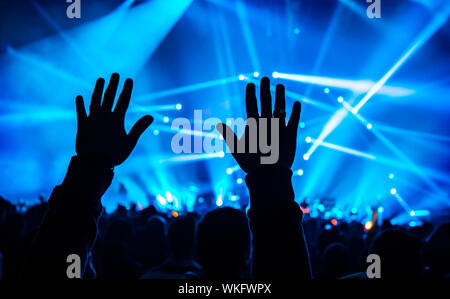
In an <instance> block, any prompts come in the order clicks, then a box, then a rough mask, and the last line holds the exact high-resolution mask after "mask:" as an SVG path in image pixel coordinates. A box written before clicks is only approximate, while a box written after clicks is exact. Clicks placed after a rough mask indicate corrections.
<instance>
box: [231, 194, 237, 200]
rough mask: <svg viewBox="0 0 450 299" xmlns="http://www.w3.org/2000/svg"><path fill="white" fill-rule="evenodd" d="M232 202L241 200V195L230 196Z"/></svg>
mask: <svg viewBox="0 0 450 299" xmlns="http://www.w3.org/2000/svg"><path fill="white" fill-rule="evenodd" d="M230 200H231V201H237V200H239V195H231V196H230Z"/></svg>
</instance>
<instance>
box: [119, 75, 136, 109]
mask: <svg viewBox="0 0 450 299" xmlns="http://www.w3.org/2000/svg"><path fill="white" fill-rule="evenodd" d="M132 90H133V80H131V79H130V78H128V79H127V80H125V84H124V85H123V90H122V93H121V94H120V96H119V99H118V100H117V104H116V107H115V108H114V112H116V113H119V114H121V115H125V112H127V109H128V105H129V104H130V98H131V91H132Z"/></svg>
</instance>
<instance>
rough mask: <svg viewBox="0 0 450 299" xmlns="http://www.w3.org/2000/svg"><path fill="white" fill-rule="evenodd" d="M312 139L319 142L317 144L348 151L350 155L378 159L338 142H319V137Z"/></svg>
mask: <svg viewBox="0 0 450 299" xmlns="http://www.w3.org/2000/svg"><path fill="white" fill-rule="evenodd" d="M310 139H311V141H312V142H314V143H316V142H317V146H319V145H320V146H324V147H328V148H331V149H334V150H337V151H340V152H344V153H347V154H350V155H354V156H358V157H362V158H366V159H369V160H376V157H375V156H374V155H370V154H366V153H363V152H360V151H357V150H354V149H351V148H348V147H344V146H340V145H336V144H333V143H329V142H323V141H320V142H319V141H318V140H317V139H313V138H310Z"/></svg>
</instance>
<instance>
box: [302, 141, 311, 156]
mask: <svg viewBox="0 0 450 299" xmlns="http://www.w3.org/2000/svg"><path fill="white" fill-rule="evenodd" d="M305 141H306V143H310V142H311V137H306V138H305ZM303 157H304V156H303ZM305 160H308V159H305Z"/></svg>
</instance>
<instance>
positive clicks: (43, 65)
mask: <svg viewBox="0 0 450 299" xmlns="http://www.w3.org/2000/svg"><path fill="white" fill-rule="evenodd" d="M6 52H7V53H8V54H9V55H11V57H13V58H15V59H17V60H19V61H21V62H24V63H26V64H28V65H30V66H33V67H35V68H37V69H38V70H39V71H41V72H42V71H45V72H48V73H50V74H52V75H53V76H56V77H58V78H60V79H63V80H66V81H67V82H70V83H71V84H75V85H77V86H81V87H83V88H89V87H90V84H89V83H88V82H87V81H85V80H82V79H80V78H78V77H76V76H74V75H72V74H71V73H69V72H66V71H64V70H62V69H61V68H59V67H57V66H55V65H54V64H53V63H51V62H49V61H46V60H44V59H42V58H41V57H39V56H37V55H34V54H31V53H23V52H22V51H20V50H16V49H14V48H11V47H7V48H6ZM41 88H42V87H41Z"/></svg>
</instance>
